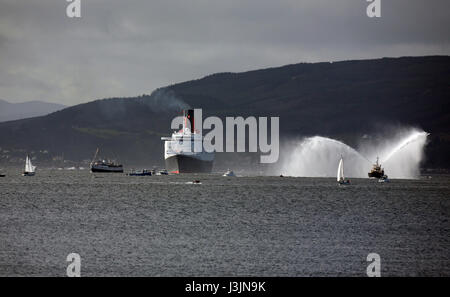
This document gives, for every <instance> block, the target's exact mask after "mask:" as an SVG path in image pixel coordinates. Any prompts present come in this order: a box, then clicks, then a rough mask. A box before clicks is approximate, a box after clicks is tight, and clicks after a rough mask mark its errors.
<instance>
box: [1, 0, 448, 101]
mask: <svg viewBox="0 0 450 297" xmlns="http://www.w3.org/2000/svg"><path fill="white" fill-rule="evenodd" d="M381 3H382V17H381V18H380V19H370V18H368V17H367V16H366V7H367V5H368V2H366V1H365V0H308V1H306V0H142V1H140V0H129V1H124V0H81V5H82V18H81V19H69V18H68V17H67V16H66V13H65V10H66V6H67V5H68V2H66V1H65V0H39V1H34V0H0V98H2V99H5V100H8V101H10V102H22V101H28V100H43V101H49V102H56V103H61V104H66V105H73V104H77V103H80V102H86V101H91V100H94V99H100V98H106V97H113V96H134V95H140V94H143V93H146V94H148V93H151V92H152V91H153V90H154V89H155V88H158V87H162V86H166V85H169V84H172V83H177V82H181V81H186V80H191V79H196V78H201V77H203V76H205V75H208V74H211V73H215V72H226V71H233V72H239V71H246V70H252V69H259V68H264V67H273V66H281V65H285V64H291V63H298V62H317V61H336V60H348V59H362V58H379V57H386V56H391V57H392V56H394V57H395V56H417V55H435V54H441V55H442V54H443V55H449V54H450V1H448V0H431V1H430V0H381Z"/></svg>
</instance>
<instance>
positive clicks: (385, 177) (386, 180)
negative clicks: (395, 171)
mask: <svg viewBox="0 0 450 297" xmlns="http://www.w3.org/2000/svg"><path fill="white" fill-rule="evenodd" d="M378 182H379V183H388V182H389V178H388V176H387V175H383V176H382V177H381V178H380V179H379V180H378Z"/></svg>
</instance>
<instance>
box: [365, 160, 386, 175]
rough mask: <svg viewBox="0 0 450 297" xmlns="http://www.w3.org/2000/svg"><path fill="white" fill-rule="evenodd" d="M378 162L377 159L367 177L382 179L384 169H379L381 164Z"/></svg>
mask: <svg viewBox="0 0 450 297" xmlns="http://www.w3.org/2000/svg"><path fill="white" fill-rule="evenodd" d="M378 161H379V160H378V157H377V162H376V163H375V164H373V168H372V170H370V172H369V173H368V175H369V177H373V178H382V177H383V176H384V169H383V168H381V164H380V163H379V162H378Z"/></svg>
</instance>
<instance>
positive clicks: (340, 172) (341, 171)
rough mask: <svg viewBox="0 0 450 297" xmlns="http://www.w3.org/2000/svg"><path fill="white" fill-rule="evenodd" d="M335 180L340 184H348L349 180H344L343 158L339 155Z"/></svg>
mask: <svg viewBox="0 0 450 297" xmlns="http://www.w3.org/2000/svg"><path fill="white" fill-rule="evenodd" d="M337 181H338V183H339V184H340V185H349V184H350V180H348V179H347V180H345V176H344V160H343V159H342V157H341V160H340V161H339V166H338V171H337Z"/></svg>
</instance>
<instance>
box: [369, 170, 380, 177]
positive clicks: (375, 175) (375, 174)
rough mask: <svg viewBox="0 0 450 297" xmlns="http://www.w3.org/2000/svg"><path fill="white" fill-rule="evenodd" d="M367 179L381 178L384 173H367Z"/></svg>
mask: <svg viewBox="0 0 450 297" xmlns="http://www.w3.org/2000/svg"><path fill="white" fill-rule="evenodd" d="M368 175H369V177H373V178H382V177H383V176H384V171H383V172H369V174H368Z"/></svg>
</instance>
